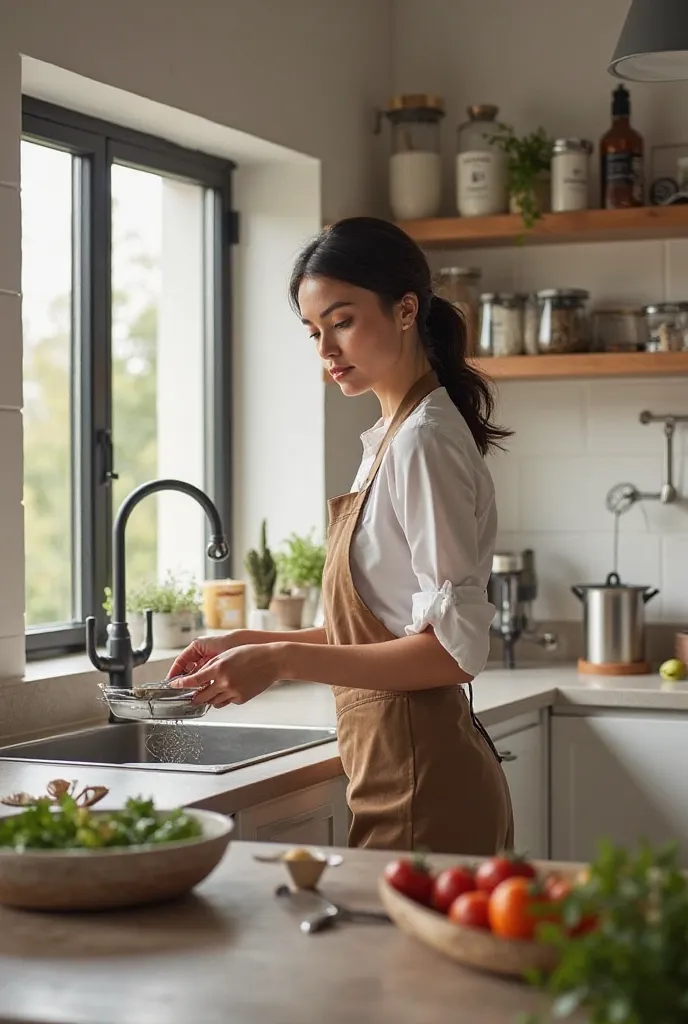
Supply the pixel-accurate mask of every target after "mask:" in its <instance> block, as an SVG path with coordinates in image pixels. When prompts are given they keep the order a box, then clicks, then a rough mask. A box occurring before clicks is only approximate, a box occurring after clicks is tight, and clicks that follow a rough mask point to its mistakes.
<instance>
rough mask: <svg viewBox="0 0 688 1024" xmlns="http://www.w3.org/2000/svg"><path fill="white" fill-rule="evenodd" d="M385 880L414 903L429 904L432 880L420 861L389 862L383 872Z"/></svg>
mask: <svg viewBox="0 0 688 1024" xmlns="http://www.w3.org/2000/svg"><path fill="white" fill-rule="evenodd" d="M384 875H385V879H386V881H387V882H388V883H389V885H391V886H392V888H393V889H396V890H397V891H398V892H400V893H403V895H404V896H408V898H409V899H411V900H414V901H415V902H416V903H425V904H426V905H427V904H429V903H430V900H431V899H432V888H433V879H432V875H431V874H430V871H429V870H428V867H427V865H426V864H425V863H424V862H423V861H422V860H410V859H408V858H406V857H404V858H400V859H399V860H393V861H391V862H390V863H389V864H388V865H387V867H386V868H385V871H384Z"/></svg>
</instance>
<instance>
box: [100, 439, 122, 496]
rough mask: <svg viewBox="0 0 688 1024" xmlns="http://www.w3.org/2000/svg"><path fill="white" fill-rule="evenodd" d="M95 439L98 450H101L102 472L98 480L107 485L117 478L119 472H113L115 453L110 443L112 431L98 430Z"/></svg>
mask: <svg viewBox="0 0 688 1024" xmlns="http://www.w3.org/2000/svg"><path fill="white" fill-rule="evenodd" d="M96 441H97V444H98V447H99V449H100V451H101V452H102V456H101V459H102V466H103V473H102V476H101V480H100V482H101V484H105V486H107V485H108V484H109V483H110V482H111V481H112V480H119V473H115V455H114V448H113V445H112V431H111V430H99V431H98V433H97V435H96Z"/></svg>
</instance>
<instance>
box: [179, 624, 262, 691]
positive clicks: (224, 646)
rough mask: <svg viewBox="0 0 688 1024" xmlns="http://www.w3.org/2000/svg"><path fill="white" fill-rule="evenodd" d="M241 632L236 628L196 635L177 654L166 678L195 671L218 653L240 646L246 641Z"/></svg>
mask: <svg viewBox="0 0 688 1024" xmlns="http://www.w3.org/2000/svg"><path fill="white" fill-rule="evenodd" d="M242 633H243V630H241V629H238V630H236V631H235V632H234V633H225V635H224V636H200V637H198V638H197V639H196V640H194V641H193V643H190V644H189V646H188V647H185V648H184V650H183V651H182V653H181V654H178V655H177V657H176V658H175V660H174V663H173V665H172V668H171V669H170V671H169V672H168V673H167V678H168V679H174V678H175V676H185V675H188V674H189V673H190V672H197V671H198V670H199V669H201V668H203V666H204V665H207V664H208V662H209V661H212V660H213V658H216V657H217V656H218V654H223V653H224V652H225V651H229V650H231V649H232V648H233V647H240V646H241V645H242V644H245V643H246V640H245V639H242Z"/></svg>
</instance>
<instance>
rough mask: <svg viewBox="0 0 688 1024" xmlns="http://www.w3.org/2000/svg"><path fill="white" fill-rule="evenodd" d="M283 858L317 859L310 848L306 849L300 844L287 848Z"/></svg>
mask: <svg viewBox="0 0 688 1024" xmlns="http://www.w3.org/2000/svg"><path fill="white" fill-rule="evenodd" d="M282 859H283V860H315V859H316V858H315V857H314V856H313V854H312V853H311V851H310V850H304V849H302V848H301V847H300V846H295V847H294V848H293V849H291V850H287V852H286V853H285V854H284V857H283V858H282Z"/></svg>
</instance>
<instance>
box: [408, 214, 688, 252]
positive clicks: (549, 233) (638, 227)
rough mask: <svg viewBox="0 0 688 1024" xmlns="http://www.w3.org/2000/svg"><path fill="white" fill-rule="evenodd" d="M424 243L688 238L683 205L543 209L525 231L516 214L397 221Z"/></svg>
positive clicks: (470, 245)
mask: <svg viewBox="0 0 688 1024" xmlns="http://www.w3.org/2000/svg"><path fill="white" fill-rule="evenodd" d="M399 227H401V228H403V229H404V231H406V232H407V234H409V235H410V236H411V237H412V238H413V239H415V241H416V242H418V243H419V245H422V246H424V247H425V248H435V249H436V248H465V249H478V248H487V247H497V246H511V245H520V244H524V245H570V244H571V243H576V242H628V241H640V240H647V239H663V238H664V239H666V238H685V237H688V204H686V205H677V206H643V207H636V208H635V209H632V210H580V211H577V212H575V213H546V214H544V216H543V217H541V218H540V219H539V220H538V221H536V222H535V225H534V226H533V228H531V229H530V230H529V229H527V228H525V227H524V226H523V220H522V219H521V217H520V216H514V215H511V214H505V215H504V216H499V217H439V218H434V219H431V220H407V221H401V222H400V223H399Z"/></svg>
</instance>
